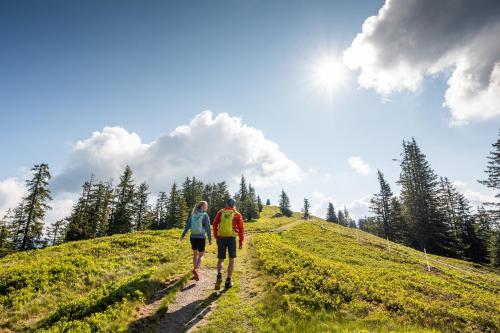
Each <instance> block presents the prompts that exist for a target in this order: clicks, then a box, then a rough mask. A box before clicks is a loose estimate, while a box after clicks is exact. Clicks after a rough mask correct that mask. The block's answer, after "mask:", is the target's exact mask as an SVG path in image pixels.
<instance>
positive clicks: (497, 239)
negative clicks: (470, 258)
mask: <svg viewBox="0 0 500 333" xmlns="http://www.w3.org/2000/svg"><path fill="white" fill-rule="evenodd" d="M488 253H489V259H490V264H491V266H493V267H495V268H500V229H498V227H497V228H496V229H495V230H494V231H493V233H492V235H491V239H490V243H489V247H488Z"/></svg>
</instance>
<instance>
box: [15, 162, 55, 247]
mask: <svg viewBox="0 0 500 333" xmlns="http://www.w3.org/2000/svg"><path fill="white" fill-rule="evenodd" d="M31 172H32V174H33V177H32V178H31V179H29V180H27V181H26V185H27V188H28V194H27V196H26V197H24V198H23V201H24V214H25V216H26V221H25V225H24V230H23V237H22V241H21V247H20V248H21V250H29V249H34V248H36V247H37V246H39V245H41V242H42V235H43V224H44V221H43V219H44V217H45V213H46V212H47V210H49V209H51V207H50V206H49V202H50V200H52V198H51V197H50V190H49V189H48V185H49V180H50V178H51V175H50V172H49V166H48V165H47V164H45V163H42V164H37V165H35V166H34V167H33V168H32V169H31Z"/></svg>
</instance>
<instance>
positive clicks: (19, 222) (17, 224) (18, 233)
mask: <svg viewBox="0 0 500 333" xmlns="http://www.w3.org/2000/svg"><path fill="white" fill-rule="evenodd" d="M7 221H8V228H9V233H10V243H11V247H12V248H13V249H20V248H21V241H22V239H23V230H24V229H25V226H26V216H25V210H24V201H23V200H21V202H20V203H19V205H18V206H17V207H16V208H15V209H14V210H13V211H12V213H11V214H10V215H7Z"/></svg>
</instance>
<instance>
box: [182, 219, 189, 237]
mask: <svg viewBox="0 0 500 333" xmlns="http://www.w3.org/2000/svg"><path fill="white" fill-rule="evenodd" d="M190 228H191V219H190V218H189V217H188V220H187V222H186V226H185V227H184V231H183V232H182V236H181V240H182V239H183V238H184V236H186V234H187V232H188V230H189V229H190Z"/></svg>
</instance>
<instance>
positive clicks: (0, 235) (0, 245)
mask: <svg viewBox="0 0 500 333" xmlns="http://www.w3.org/2000/svg"><path fill="white" fill-rule="evenodd" d="M10 215H11V211H10V210H9V211H7V213H5V214H4V216H2V217H1V218H0V249H6V248H9V247H10V242H9V240H10V230H9V223H8V218H9V216H10ZM0 256H1V253H0Z"/></svg>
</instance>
